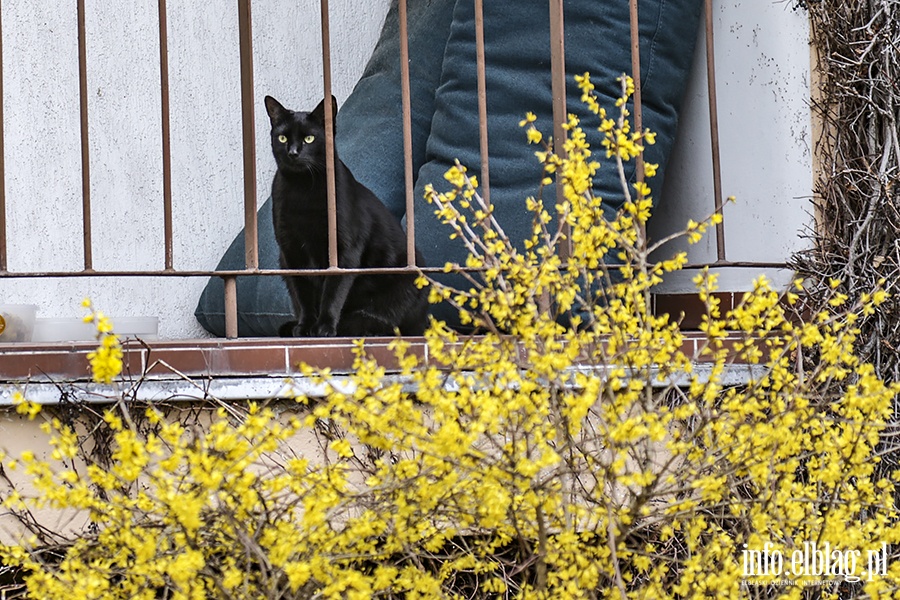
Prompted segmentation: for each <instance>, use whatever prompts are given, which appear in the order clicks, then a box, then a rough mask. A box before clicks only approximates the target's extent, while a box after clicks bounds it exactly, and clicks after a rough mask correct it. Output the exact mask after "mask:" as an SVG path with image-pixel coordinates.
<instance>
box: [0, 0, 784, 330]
mask: <svg viewBox="0 0 900 600" xmlns="http://www.w3.org/2000/svg"><path fill="white" fill-rule="evenodd" d="M473 1H474V3H475V27H476V32H475V35H476V49H477V52H476V69H477V74H476V77H477V79H476V81H477V100H478V118H479V132H480V136H479V138H480V139H479V143H480V149H481V174H480V180H481V189H482V193H483V196H484V198H485V201H486V202H489V201H490V170H489V167H490V165H489V159H488V156H489V153H488V135H487V132H488V129H487V98H486V89H485V88H486V84H485V54H484V20H483V14H482V1H483V0H473ZM627 1H628V2H629V5H630V18H631V38H632V39H631V58H632V71H633V76H634V81H635V94H634V104H635V106H634V109H633V113H632V114H633V118H634V120H635V123H634V125H635V130H637V131H641V130H642V114H641V89H640V49H639V43H638V36H637V31H638V21H637V18H638V2H637V0H627ZM85 2H86V0H77V23H78V73H79V103H80V104H79V105H80V127H81V184H82V192H81V193H82V233H83V248H84V264H83V269H81V270H72V271H45V272H40V271H10V270H9V269H8V262H7V261H8V255H7V235H8V232H7V201H6V189H5V176H6V172H5V164H4V134H3V133H4V132H3V72H2V69H0V278H23V277H30V278H45V277H46V278H67V277H110V278H115V277H125V276H129V277H131V276H137V277H143V276H146V277H209V276H217V277H221V278H222V279H223V280H224V283H225V286H224V288H225V306H226V311H225V321H226V335H227V336H228V337H236V336H237V293H236V289H237V286H236V280H237V277H238V276H246V275H257V276H281V275H286V274H291V275H309V274H323V273H324V274H350V273H365V272H372V271H377V272H384V273H391V272H394V273H396V272H408V271H411V270H418V267H416V266H415V250H414V248H415V227H414V223H415V219H414V218H413V215H414V210H415V202H414V185H413V181H414V173H413V163H412V125H411V114H412V113H411V111H412V107H411V105H410V103H411V100H410V73H409V46H408V40H407V10H406V0H400V1H399V28H400V62H401V87H402V123H403V148H404V157H405V185H406V214H407V220H406V227H407V231H406V234H407V250H408V252H407V255H408V257H409V263H408V265H407V266H406V267H397V268H391V269H387V268H379V269H374V270H366V269H346V268H340V267H338V255H337V254H338V249H337V236H336V235H335V232H336V227H337V223H336V213H335V199H334V196H335V184H334V158H333V156H334V154H333V151H332V150H333V148H334V133H333V131H334V130H333V127H332V119H333V116H332V113H331V111H328V110H326V111H325V120H326V128H325V131H326V142H325V143H326V160H327V182H328V183H327V190H328V214H329V219H328V236H329V251H328V259H329V267H328V269H326V270H324V271H318V270H296V271H295V270H289V271H286V270H280V269H277V270H272V269H266V270H260V268H259V252H258V239H257V192H258V190H257V173H256V170H257V157H256V123H255V115H254V107H255V105H256V98H255V95H254V74H253V67H254V64H253V63H254V60H253V46H252V44H253V35H252V33H253V32H252V29H251V27H252V18H251V16H252V14H251V0H237V19H238V29H239V43H240V87H241V122H242V137H243V203H244V206H243V208H244V230H245V236H246V237H245V252H246V255H245V266H244V268H243V269H240V270H232V271H211V270H182V269H178V268H176V266H175V264H174V262H173V236H174V233H173V227H172V153H171V133H170V102H169V54H168V31H167V28H168V24H167V18H166V13H167V5H166V0H158V2H159V4H158V17H159V67H160V86H159V90H160V96H161V111H162V114H161V123H162V132H161V133H162V136H161V139H162V163H163V164H162V178H163V181H162V188H163V220H164V243H165V264H164V268H163V269H160V270H95V269H94V268H93V258H92V257H93V253H92V247H93V239H92V225H91V171H90V144H89V139H90V138H89V136H90V132H89V126H88V82H87V75H88V64H87V63H88V61H87V50H86V33H85V31H86V28H85ZM320 6H321V31H322V62H323V67H324V68H323V88H324V89H323V92H324V97H326V98H328V97H330V96H331V86H332V81H331V43H330V29H329V6H328V0H321V4H320ZM548 10H549V25H550V40H551V81H552V96H553V117H554V123H555V129H554V138H555V139H557V140H561V139H564V138H565V130H564V129H563V127H562V124H563V123H564V121H565V117H566V93H565V87H566V81H565V50H564V35H563V34H564V15H563V0H549V2H548ZM705 13H706V18H705V30H706V64H707V78H708V86H709V116H710V131H711V138H710V148H711V153H712V163H713V189H714V198H713V203H714V205H713V207H712V208H713V209H714V210H715V211H717V212H720V213H721V211H722V182H721V160H720V156H719V131H718V113H717V101H716V77H715V76H716V70H715V51H714V39H713V16H712V0H705ZM2 33H3V23H2V15H0V40H2ZM2 60H3V48H2V41H0V65H2ZM561 147H562V145H561V144H557V148H561ZM637 173H638V177H639V178H642V177H643V165H642V164H640V163H639V164H638V166H637ZM558 187H560V188H561V186H558ZM716 234H717V236H716V238H717V260H716V261H715V262H714V263H711V265H712V266H748V265H752V266H761V267H766V266H769V267H776V268H777V267H783V266H784V265H783V264H781V263H746V262H729V261H728V260H727V259H726V255H725V234H724V224H719V225H717V229H716ZM422 270H423V271H425V272H429V271H440V269H427V268H425V269H422Z"/></svg>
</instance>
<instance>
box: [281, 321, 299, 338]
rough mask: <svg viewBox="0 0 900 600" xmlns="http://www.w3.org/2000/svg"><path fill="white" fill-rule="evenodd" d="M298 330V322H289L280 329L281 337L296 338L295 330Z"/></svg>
mask: <svg viewBox="0 0 900 600" xmlns="http://www.w3.org/2000/svg"><path fill="white" fill-rule="evenodd" d="M296 328H297V321H288V322H287V323H284V324H283V325H282V326H281V327H279V328H278V336H279V337H296V335H297V334H296V333H294V330H295V329H296Z"/></svg>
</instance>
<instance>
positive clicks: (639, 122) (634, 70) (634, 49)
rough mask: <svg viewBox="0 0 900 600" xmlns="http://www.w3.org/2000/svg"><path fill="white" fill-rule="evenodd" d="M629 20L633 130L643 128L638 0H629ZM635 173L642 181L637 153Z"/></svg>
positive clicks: (641, 171) (642, 173) (639, 130)
mask: <svg viewBox="0 0 900 600" xmlns="http://www.w3.org/2000/svg"><path fill="white" fill-rule="evenodd" d="M628 8H629V20H630V23H631V77H632V79H634V111H633V116H634V123H633V125H634V131H635V133H638V132H641V131H643V130H644V116H643V107H642V104H641V33H640V27H639V22H638V0H629V7H628ZM635 173H636V174H637V180H638V181H639V182H642V181H644V156H643V154H639V155H638V157H637V160H636V161H635Z"/></svg>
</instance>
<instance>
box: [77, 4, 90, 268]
mask: <svg viewBox="0 0 900 600" xmlns="http://www.w3.org/2000/svg"><path fill="white" fill-rule="evenodd" d="M84 2H85V0H78V8H77V10H78V93H79V102H80V111H81V215H82V232H83V236H84V270H85V271H92V270H93V262H94V259H93V252H92V250H91V246H92V244H91V156H90V154H91V153H90V145H89V142H88V126H89V124H88V91H87V39H86V33H85V18H84Z"/></svg>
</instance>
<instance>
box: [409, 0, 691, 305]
mask: <svg viewBox="0 0 900 600" xmlns="http://www.w3.org/2000/svg"><path fill="white" fill-rule="evenodd" d="M701 4H702V3H701V2H700V0H640V2H639V7H638V8H639V11H638V14H639V27H640V36H641V43H640V51H641V83H642V95H643V98H642V100H643V119H644V127H646V128H649V129H651V130H653V131H655V132H656V133H657V137H656V144H655V145H653V146H648V148H647V150H646V153H645V159H646V160H647V161H649V162H652V163H659V165H660V166H659V170H658V171H657V175H656V177H654V178H653V179H652V180H651V181H650V184H651V187H652V188H653V189H654V195H655V196H658V195H659V192H660V190H661V189H662V181H663V178H664V176H665V164H666V161H667V158H668V156H669V153H670V151H671V148H672V145H673V142H674V138H675V129H676V126H677V122H678V108H679V105H680V103H681V99H682V96H683V95H684V90H685V86H686V83H687V77H688V74H689V70H690V66H691V62H692V55H693V50H694V42H695V40H696V34H697V28H698V26H699V20H700V14H701ZM564 7H565V14H564V19H565V23H564V24H565V36H566V37H565V49H566V72H567V73H568V76H567V79H566V83H567V89H568V98H567V109H568V111H569V112H570V113H574V114H576V115H578V117H579V118H580V119H581V121H582V126H583V128H584V129H585V131H586V133H587V134H588V142H589V143H590V144H591V146H592V147H593V148H597V149H599V148H600V140H601V139H602V138H601V137H600V134H599V133H598V132H597V130H596V128H597V126H598V125H599V122H598V120H597V117H596V116H594V115H591V114H590V113H589V111H588V110H587V108H586V107H585V106H584V104H583V103H582V102H581V101H580V96H581V93H580V90H579V89H578V87H577V86H576V85H575V82H574V75H575V74H581V73H584V72H586V71H587V72H590V74H591V81H592V82H593V83H594V85H595V86H596V93H597V95H598V99H599V101H600V104H601V106H604V107H606V108H607V110H610V114H614V113H613V112H612V110H613V108H614V103H615V100H616V98H618V97H619V96H620V95H621V89H620V87H619V84H618V83H617V82H616V78H617V77H619V76H620V75H621V74H622V73H630V72H631V49H630V20H629V10H628V2H627V1H625V0H616V1H610V0H606V1H597V0H569V1H567V2H565V3H564ZM548 11H549V9H548V3H547V2H546V1H544V0H529V1H527V2H518V3H516V4H515V7H514V8H512V7H511V6H510V3H509V2H485V3H484V13H483V14H484V37H485V63H486V93H487V105H488V148H489V153H490V164H489V166H490V186H491V203H492V204H493V205H494V214H495V215H496V217H497V220H498V221H499V222H500V224H501V225H502V226H503V228H504V230H505V231H506V232H507V233H508V234H510V235H511V237H512V238H513V239H514V240H515V239H518V240H523V239H524V238H525V237H526V236H527V235H528V233H529V232H530V229H531V214H530V213H528V212H527V211H526V210H525V203H524V199H525V198H526V197H528V196H533V195H535V194H536V193H537V190H538V186H539V183H540V180H541V177H542V170H541V165H540V164H539V163H538V162H537V160H536V159H535V157H534V150H535V147H534V146H528V145H526V142H525V131H524V130H523V128H521V127H520V126H519V122H520V121H521V120H522V118H523V117H524V116H525V113H526V112H528V111H531V112H534V113H535V114H536V115H537V117H538V122H537V125H538V127H539V128H540V129H541V130H542V131H543V132H544V134H545V135H546V136H550V135H552V133H553V118H552V117H553V109H552V96H551V83H550V34H549V28H547V27H541V26H539V24H542V23H547V21H548V18H549V17H548ZM475 51H476V49H475V15H474V6H473V3H472V2H464V1H460V2H458V3H457V5H456V10H455V12H454V15H453V25H452V27H451V31H450V39H449V41H448V42H447V46H446V49H445V52H444V63H443V69H442V74H441V83H440V87H439V88H438V90H437V94H436V101H435V113H434V118H433V120H432V123H431V135H430V136H429V138H428V146H427V154H428V161H427V162H426V163H425V164H424V165H423V166H422V168H421V169H420V170H419V172H418V178H417V184H416V195H417V198H421V197H422V195H423V193H424V188H425V186H426V185H427V184H429V183H430V184H433V185H434V187H435V188H436V189H438V190H444V189H447V188H448V187H449V184H448V183H447V182H446V181H445V180H444V178H443V175H444V173H445V172H446V171H447V169H449V168H450V167H451V166H452V165H453V164H454V160H455V159H459V161H460V162H461V163H462V164H463V165H465V166H466V167H467V168H468V171H469V173H470V174H478V172H479V171H480V164H481V153H480V149H479V137H478V136H479V133H478V119H477V116H476V115H477V114H478V106H477V86H476V73H475ZM598 154H599V152H598ZM601 163H603V164H602V166H601V168H600V171H599V172H598V174H597V177H596V178H595V180H594V192H595V193H596V194H597V195H599V196H600V197H601V198H603V200H604V209H605V211H606V214H608V215H610V216H613V215H615V212H616V211H617V210H618V209H619V208H621V206H622V204H623V202H624V197H623V195H622V191H621V184H620V183H619V177H618V174H617V172H616V170H615V166H614V164H613V163H612V162H611V161H606V162H605V163H604V162H603V160H602V156H601ZM626 174H627V176H628V177H629V178H631V179H633V177H634V166H633V165H630V166H629V167H628V169H627V171H626ZM548 193H549V194H551V196H549V197H554V196H553V195H554V194H555V191H554V190H553V189H550V190H545V191H544V194H545V197H546V195H547V194H548ZM448 233H449V232H448V230H447V228H446V226H444V225H442V224H441V223H440V222H439V221H438V219H437V218H436V217H435V216H434V214H433V209H430V208H427V207H423V208H419V207H418V206H417V211H416V237H417V239H418V240H419V244H420V249H421V250H422V253H423V254H424V255H425V258H426V260H427V261H429V264H431V265H433V266H440V265H443V264H444V263H445V262H447V261H452V262H459V263H463V262H464V261H465V256H466V251H465V248H464V246H463V245H462V243H461V242H460V241H458V240H450V239H448ZM517 234H518V235H517ZM444 281H445V282H447V283H449V284H451V285H452V284H454V283H459V284H461V281H460V278H454V277H453V276H446V277H445V278H444ZM435 312H436V316H438V317H439V318H441V319H444V320H447V321H448V322H452V321H455V318H456V314H455V311H454V310H453V309H452V308H451V307H449V306H445V307H441V308H438V309H437V310H436V311H435Z"/></svg>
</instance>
